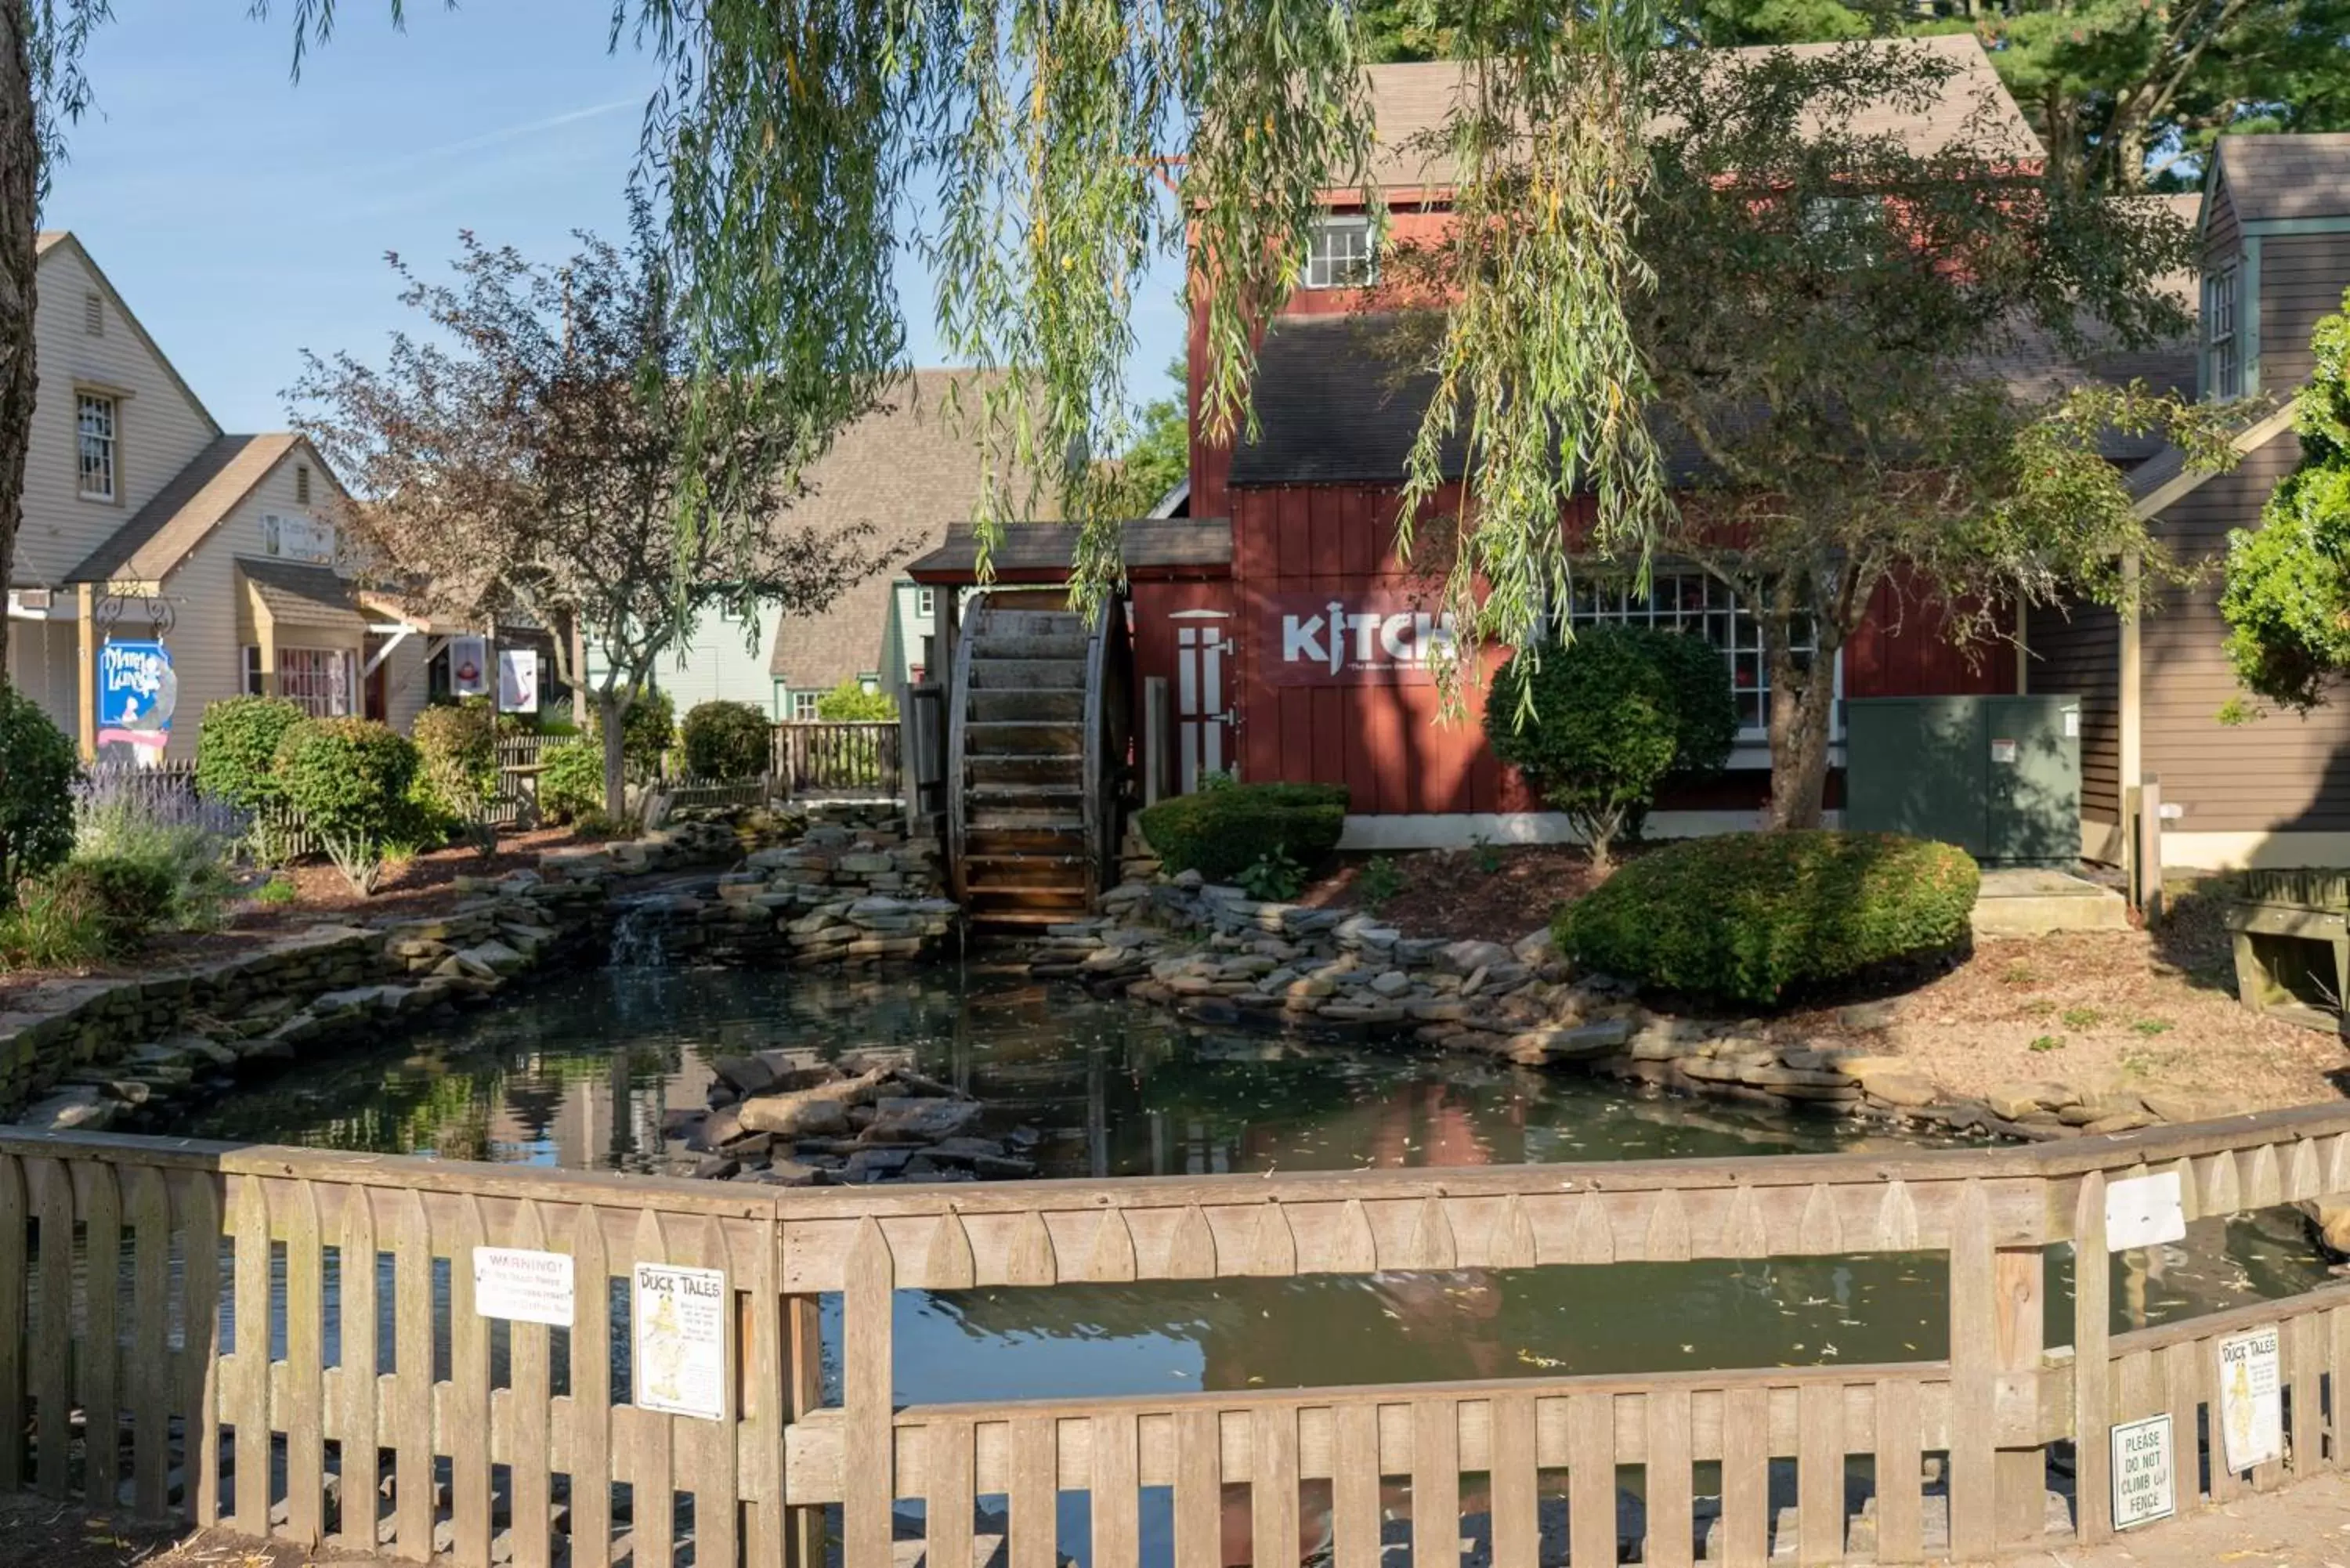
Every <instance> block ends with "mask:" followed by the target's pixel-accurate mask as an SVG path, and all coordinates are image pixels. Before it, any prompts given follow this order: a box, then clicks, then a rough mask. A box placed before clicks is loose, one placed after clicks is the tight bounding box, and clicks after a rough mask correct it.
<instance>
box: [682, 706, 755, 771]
mask: <svg viewBox="0 0 2350 1568" xmlns="http://www.w3.org/2000/svg"><path fill="white" fill-rule="evenodd" d="M678 739H679V742H680V743H681V745H683V747H684V748H685V771H686V772H687V773H690V774H693V775H694V776H695V777H697V778H705V779H719V780H723V781H727V782H732V781H733V780H735V779H755V778H759V777H762V776H764V774H765V773H766V771H767V763H768V760H769V754H770V752H771V750H772V747H773V742H772V741H771V739H770V738H769V734H768V730H767V715H766V714H765V713H764V712H763V711H761V710H760V708H759V705H758V704H757V703H755V702H698V703H696V704H694V706H693V707H692V708H691V710H690V711H688V712H687V713H686V715H685V722H684V723H683V724H681V725H680V726H679V727H678Z"/></svg>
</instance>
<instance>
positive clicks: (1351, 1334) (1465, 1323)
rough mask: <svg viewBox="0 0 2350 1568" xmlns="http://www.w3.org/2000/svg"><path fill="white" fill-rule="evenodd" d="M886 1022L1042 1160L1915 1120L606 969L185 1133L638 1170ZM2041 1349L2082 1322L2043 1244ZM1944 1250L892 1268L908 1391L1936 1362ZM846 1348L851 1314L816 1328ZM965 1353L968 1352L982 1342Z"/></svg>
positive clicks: (1215, 1162)
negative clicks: (1153, 1277) (1577, 1260)
mask: <svg viewBox="0 0 2350 1568" xmlns="http://www.w3.org/2000/svg"><path fill="white" fill-rule="evenodd" d="M876 1046H888V1047H898V1048H901V1049H903V1050H905V1051H907V1052H908V1053H910V1054H911V1056H912V1058H913V1060H914V1064H915V1065H917V1066H918V1067H919V1068H920V1070H921V1071H923V1072H925V1073H928V1074H930V1075H933V1076H939V1077H944V1078H948V1079H950V1080H951V1081H952V1082H954V1083H956V1084H957V1085H960V1086H962V1087H964V1088H966V1089H969V1090H970V1091H972V1093H974V1094H977V1095H979V1096H982V1097H983V1098H984V1099H985V1100H986V1101H988V1102H989V1104H990V1105H991V1106H992V1107H993V1111H992V1113H991V1114H992V1116H993V1117H994V1125H995V1127H996V1128H997V1130H999V1131H1001V1130H1007V1129H1009V1128H1010V1127H1014V1126H1026V1127H1033V1128H1034V1129H1035V1130H1036V1131H1037V1133H1038V1134H1039V1135H1040V1138H1041V1141H1040V1143H1039V1145H1038V1158H1039V1161H1040V1164H1041V1167H1042V1168H1043V1170H1044V1172H1045V1174H1048V1175H1062V1176H1082V1175H1096V1176H1118V1175H1147V1174H1158V1175H1170V1174H1205V1173H1214V1172H1226V1171H1264V1170H1274V1169H1281V1170H1297V1169H1309V1168H1360V1167H1370V1166H1386V1167H1392V1166H1432V1167H1462V1166H1477V1165H1490V1164H1499V1163H1518V1162H1534V1163H1540V1162H1547V1161H1558V1160H1578V1159H1612V1158H1667V1157H1705V1156H1720V1155H1741V1154H1755V1155H1761V1154H1780V1153H1800V1152H1814V1151H1822V1150H1830V1149H1866V1148H1882V1147H1914V1146H1915V1144H1916V1141H1917V1140H1904V1139H1897V1138H1895V1137H1891V1136H1890V1135H1888V1134H1887V1133H1885V1132H1883V1131H1881V1130H1874V1129H1867V1128H1863V1127H1858V1126H1856V1125H1855V1124H1851V1123H1845V1122H1838V1121H1835V1120H1834V1119H1832V1118H1827V1117H1814V1118H1801V1119H1794V1120H1788V1119H1785V1118H1780V1117H1773V1116H1763V1115H1762V1114H1760V1113H1756V1112H1750V1111H1746V1110H1743V1109H1740V1108H1736V1107H1728V1106H1716V1105H1711V1104H1708V1103H1705V1102H1699V1101H1691V1100H1680V1099H1673V1098H1669V1097H1661V1096H1650V1095H1648V1094H1645V1093H1643V1092H1638V1091H1633V1090H1627V1089H1625V1088H1621V1087H1617V1086H1615V1085H1604V1084H1598V1083H1595V1082H1593V1081H1591V1080H1586V1079H1581V1078H1576V1077H1572V1076H1555V1075H1545V1074H1541V1073H1536V1072H1532V1071H1528V1070H1525V1069H1520V1068H1515V1067H1512V1066H1509V1065H1507V1064H1493V1063H1491V1062H1487V1061H1484V1060H1482V1059H1479V1060H1471V1059H1466V1058H1461V1057H1457V1056H1444V1055H1440V1054H1426V1053H1419V1052H1411V1051H1399V1050H1378V1051H1373V1050H1363V1049H1334V1048H1326V1047H1314V1048H1309V1047H1305V1046H1300V1045H1297V1044H1294V1043H1286V1042H1282V1041H1278V1040H1271V1039H1266V1038H1263V1037H1259V1036H1255V1035H1249V1034H1234V1033H1214V1032H1201V1031H1198V1030H1194V1029H1191V1028H1188V1027H1186V1026H1183V1025H1181V1024H1179V1023H1176V1022H1174V1021H1172V1020H1170V1019H1169V1018H1167V1017H1166V1016H1165V1015H1163V1014H1161V1013H1159V1012H1154V1011H1150V1010H1146V1009H1140V1008H1133V1007H1128V1006H1126V1005H1124V1004H1120V1003H1112V1002H1099V1001H1096V1000H1094V999H1092V998H1089V997H1087V995H1085V994H1084V993H1083V992H1076V991H1072V990H1067V989H1063V988H1047V987H1041V986H1036V985H1033V984H1030V983H1028V982H1027V981H1025V980H1024V978H1021V977H1018V976H1014V975H1008V974H997V973H988V972H984V971H981V972H973V973H970V974H958V973H953V972H942V971H928V972H926V973H924V974H923V975H921V976H920V977H915V978H897V979H889V980H875V979H870V978H865V979H858V978H853V977H842V976H788V975H775V974H755V973H746V972H742V971H693V970H650V971H647V970H635V971H604V972H602V973H598V974H593V975H587V976H582V977H577V978H576V979H573V980H570V981H565V982H561V983H558V984H556V985H554V986H551V987H548V988H545V989H541V990H539V991H536V992H532V993H530V994H529V995H527V996H526V997H524V998H521V999H517V1000H515V1001H513V1002H508V1003H507V1004H505V1005H503V1006H502V1007H500V1008H499V1009H497V1010H495V1011H493V1012H484V1013H482V1014H478V1015H475V1016H473V1017H472V1018H470V1019H468V1020H466V1021H465V1022H464V1023H462V1024H461V1025H458V1026H456V1027H452V1028H451V1029H448V1030H445V1031H442V1032H438V1033H427V1034H422V1035H418V1036H412V1037H410V1038H409V1039H407V1040H405V1041H404V1042H402V1043H400V1044H398V1045H397V1046H395V1047H391V1048H389V1049H387V1050H386V1051H383V1052H380V1053H376V1054H360V1055H352V1056H346V1057H344V1058H343V1059H341V1060H339V1061H337V1062H334V1063H315V1064H304V1065H302V1066H299V1067H296V1068H293V1069H290V1070H288V1071H287V1072H286V1074H285V1075H282V1076H281V1077H279V1078H278V1079H276V1081H275V1082H274V1083H272V1084H269V1085H263V1086H258V1087H256V1088H255V1089H254V1090H252V1091H251V1092H240V1093H239V1094H238V1095H237V1096H234V1097H233V1098H231V1099H228V1100H226V1101H224V1102H223V1103H221V1104H220V1105H218V1106H213V1107H212V1108H210V1109H209V1110H207V1111H205V1112H203V1113H202V1114H201V1115H200V1116H198V1117H196V1118H193V1121H192V1125H189V1124H185V1123H183V1124H181V1125H175V1126H174V1127H173V1128H172V1130H174V1131H179V1132H186V1133H191V1134H194V1135H196V1136H203V1137H235V1138H250V1139H256V1140H267V1141H275V1142H297V1143H306V1144H311V1145H316V1146H323V1147H338V1148H353V1149H369V1150H376V1151H382V1152H393V1153H409V1154H439V1155H442V1156H443V1157H448V1158H477V1159H478V1158H487V1159H497V1160H505V1161H514V1162H522V1163H534V1164H544V1165H555V1166H562V1167H566V1168H616V1169H621V1170H651V1169H660V1168H664V1167H665V1166H666V1165H667V1164H668V1163H669V1162H670V1161H671V1159H673V1158H676V1156H677V1155H678V1153H679V1152H680V1151H679V1150H678V1149H677V1147H676V1146H674V1145H673V1144H671V1142H669V1141H668V1140H666V1139H665V1138H664V1137H663V1132H662V1127H663V1122H664V1118H665V1116H666V1115H667V1113H668V1112H670V1111H671V1110H679V1109H688V1108H698V1107H700V1106H702V1104H703V1102H704V1097H705V1095H706V1093H707V1091H708V1089H709V1087H710V1085H711V1084H712V1081H713V1079H714V1076H715V1075H714V1074H713V1072H712V1063H713V1062H714V1061H715V1060H717V1059H718V1058H720V1057H723V1056H725V1055H729V1054H737V1053H743V1052H749V1051H754V1050H764V1049H768V1048H773V1047H795V1048H804V1049H814V1050H816V1051H819V1052H822V1053H827V1054H839V1053H842V1052H846V1051H849V1050H862V1049H870V1048H872V1047H876ZM2114 1268H2115V1270H2116V1276H2115V1285H2114V1291H2113V1300H2114V1303H2115V1320H2116V1321H2115V1325H2114V1326H2115V1327H2116V1329H2117V1330H2118V1329H2126V1328H2129V1327H2134V1326H2139V1325H2141V1324H2144V1323H2147V1322H2159V1321H2163V1320H2164V1319H2166V1318H2168V1317H2172V1316H2178V1315H2189V1314H2194V1313H2199V1312H2205V1311H2210V1310H2215V1309H2216V1308H2218V1307H2220V1306H2224V1305H2229V1304H2233V1303H2236V1302H2240V1301H2244V1300H2249V1299H2254V1298H2257V1297H2260V1296H2264V1295H2278V1294H2287V1293H2293V1292H2296V1291H2299V1290H2303V1289H2306V1288H2308V1286H2309V1284H2310V1283H2312V1282H2314V1281H2315V1280H2316V1279H2318V1278H2319V1277H2321V1275H2322V1268H2321V1265H2320V1264H2319V1263H2318V1262H2317V1260H2316V1259H2315V1258H2314V1254H2312V1252H2311V1251H2310V1249H2309V1246H2308V1244H2307V1242H2306V1241H2305V1240H2304V1239H2303V1237H2302V1235H2301V1233H2300V1231H2299V1228H2298V1225H2297V1224H2296V1223H2295V1222H2294V1221H2293V1220H2291V1218H2290V1217H2287V1216H2278V1215H2263V1216H2255V1217H2251V1218H2248V1219H2243V1220H2237V1221H2234V1222H2232V1223H2229V1222H2221V1221H2205V1222H2199V1224H2198V1225H2197V1226H2196V1227H2195V1228H2194V1231H2193V1232H2192V1233H2191V1234H2190V1235H2189V1239H2188V1241H2186V1242H2184V1243H2182V1244H2180V1245H2178V1246H2176V1247H2173V1248H2169V1249H2164V1250H2162V1251H2160V1252H2159V1253H2158V1254H2156V1255H2153V1256H2151V1257H2149V1256H2147V1255H2144V1254H2123V1255H2120V1256H2118V1257H2117V1258H2116V1260H2115V1263H2114ZM2052 1270H2053V1271H2054V1275H2055V1278H2054V1282H2053V1283H2054V1287H2055V1288H2054V1289H2053V1290H2052V1292H2051V1302H2050V1313H2051V1322H2050V1324H2049V1343H2051V1344H2052V1345H2053V1344H2060V1343H2064V1342H2065V1341H2067V1340H2069V1338H2070V1336H2071V1320H2070V1313H2071V1304H2070V1272H2071V1271H2070V1261H2069V1257H2067V1256H2066V1255H2065V1254H2064V1251H2063V1250H2062V1249H2059V1250H2058V1251H2057V1253H2056V1255H2055V1256H2054V1257H2053V1258H2052ZM1945 1299H1946V1298H1945V1296H1944V1286H1943V1270H1942V1263H1941V1260H1940V1259H1939V1257H1935V1256H1917V1257H1906V1256H1882V1255H1880V1256H1873V1257H1857V1258H1833V1259H1794V1260H1773V1261H1755V1262H1739V1263H1730V1262H1694V1263H1687V1264H1616V1265H1611V1266H1609V1267H1607V1268H1604V1269H1602V1268H1591V1269H1585V1268H1550V1269H1543V1270H1531V1271H1523V1272H1506V1271H1504V1272H1460V1273H1450V1274H1388V1275H1378V1276H1374V1277H1370V1278H1367V1279H1350V1278H1326V1277H1316V1278H1307V1279H1298V1280H1281V1281H1267V1280H1227V1281H1220V1282H1196V1283H1182V1284H1151V1285H1147V1286H1108V1285H1103V1286H1068V1287H1063V1288H1060V1289H1056V1290H1052V1291H1004V1290H983V1291H969V1292H960V1293H934V1294H933V1293H917V1292H906V1293H901V1294H900V1296H899V1324H898V1335H897V1346H896V1350H897V1366H898V1375H899V1390H898V1392H899V1397H901V1398H905V1399H910V1400H927V1399H941V1398H993V1397H1050V1396H1064V1395H1082V1394H1103V1393H1113V1392H1121V1393H1132V1392H1143V1391H1149V1390H1153V1389H1160V1390H1169V1391H1175V1390H1182V1389H1189V1388H1201V1387H1206V1388H1241V1387H1253V1386H1275V1387H1279V1386H1319V1385H1327V1384H1340V1383H1359V1382H1366V1381H1381V1382H1384V1381H1403V1380H1409V1379H1419V1378H1471V1377H1475V1378H1482V1377H1506V1376H1544V1375H1557V1374H1563V1373H1603V1372H1625V1371H1637V1370H1665V1369H1689V1370H1698V1369H1705V1368H1711V1367H1722V1366H1771V1365H1778V1364H1787V1365H1810V1364H1812V1363H1814V1362H1817V1361H1824V1360H1825V1361H1831V1362H1833V1361H1842V1362H1845V1363H1846V1364H1860V1363H1866V1362H1874V1361H1901V1360H1913V1359H1919V1358H1932V1357H1937V1356H1939V1355H1942V1354H1943V1353H1944V1347H1945V1343H1946V1334H1947V1324H1946V1307H1945ZM826 1337H827V1341H828V1342H830V1343H832V1344H836V1345H837V1333H828V1334H827V1335H826ZM975 1350H983V1351H984V1354H974V1351H975Z"/></svg>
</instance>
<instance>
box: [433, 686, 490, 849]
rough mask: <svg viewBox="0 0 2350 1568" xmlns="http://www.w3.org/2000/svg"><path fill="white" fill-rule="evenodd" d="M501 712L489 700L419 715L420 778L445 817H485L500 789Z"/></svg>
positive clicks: (470, 700) (436, 708) (446, 705)
mask: <svg viewBox="0 0 2350 1568" xmlns="http://www.w3.org/2000/svg"><path fill="white" fill-rule="evenodd" d="M498 731H499V726H498V715H497V711H496V710H495V709H494V708H493V707H492V706H491V705H490V703H489V701H488V700H487V699H485V698H480V697H473V698H468V699H467V700H465V701H463V702H458V703H453V704H451V703H442V704H437V705H435V706H433V707H430V708H427V709H425V710H424V711H422V712H421V713H419V714H418V715H416V723H415V726H414V731H413V738H414V740H415V742H416V765H417V780H418V784H419V785H420V787H421V789H422V790H423V791H424V792H425V794H427V795H428V796H429V804H430V805H432V807H434V808H436V809H437V810H438V811H439V812H441V813H442V814H443V815H450V816H454V817H458V818H461V819H463V818H471V817H475V816H479V815H481V814H482V813H483V812H484V810H485V809H487V807H488V805H489V803H490V802H491V801H492V800H493V799H494V798H495V797H496V795H497V793H498Z"/></svg>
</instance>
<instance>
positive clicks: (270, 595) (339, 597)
mask: <svg viewBox="0 0 2350 1568" xmlns="http://www.w3.org/2000/svg"><path fill="white" fill-rule="evenodd" d="M236 569H237V570H238V571H239V572H242V573H243V574H244V580H245V581H246V582H248V583H251V584H252V585H253V591H254V592H255V594H257V595H259V596H260V598H261V602H262V604H263V605H264V606H265V607H266V608H267V609H268V611H269V613H270V614H271V615H272V616H274V617H276V618H277V619H279V620H285V621H293V622H295V623H296V624H298V625H301V626H338V627H354V628H361V627H365V626H366V625H367V618H366V617H365V616H363V615H361V614H360V613H359V601H358V600H357V599H355V598H353V597H351V585H350V584H349V583H348V582H346V581H345V580H344V579H343V577H342V576H341V575H340V574H338V572H337V571H336V570H335V569H334V568H333V567H332V566H311V565H308V564H307V563H305V562H300V561H272V560H262V559H255V557H253V556H238V557H237V558H236Z"/></svg>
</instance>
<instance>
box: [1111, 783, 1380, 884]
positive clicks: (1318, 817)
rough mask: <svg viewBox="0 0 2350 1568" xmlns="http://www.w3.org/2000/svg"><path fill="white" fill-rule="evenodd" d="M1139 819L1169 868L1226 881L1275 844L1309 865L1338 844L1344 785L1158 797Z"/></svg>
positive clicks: (1244, 787) (1252, 787)
mask: <svg viewBox="0 0 2350 1568" xmlns="http://www.w3.org/2000/svg"><path fill="white" fill-rule="evenodd" d="M1136 821H1137V822H1138V823H1139V825H1140V826H1141V828H1142V836H1143V837H1144V838H1145V839H1147V840H1149V844H1150V848H1151V851H1152V853H1154V854H1156V855H1157V856H1158V857H1159V859H1160V860H1161V861H1163V862H1164V863H1165V864H1166V867H1167V869H1169V870H1170V871H1197V872H1199V873H1200V874H1201V876H1203V877H1207V878H1208V879H1209V880H1210V881H1211V882H1225V881H1230V880H1231V879H1232V877H1236V876H1238V875H1240V873H1241V872H1243V870H1246V869H1247V868H1248V867H1251V866H1253V865H1255V864H1256V863H1257V862H1258V861H1259V860H1261V859H1263V858H1265V857H1269V856H1271V855H1273V854H1274V853H1275V852H1276V851H1278V852H1282V853H1285V854H1286V855H1288V857H1290V858H1291V859H1292V860H1293V861H1295V862H1296V863H1297V864H1299V865H1301V866H1311V865H1313V864H1314V863H1315V862H1316V861H1318V860H1320V859H1321V858H1322V857H1324V856H1326V855H1327V854H1329V853H1330V851H1331V850H1333V849H1335V848H1336V847H1337V846H1338V835H1339V834H1340V833H1341V832H1343V831H1345V829H1346V826H1347V787H1346V786H1345V785H1344V784H1232V785H1229V786H1227V787H1225V788H1222V789H1210V790H1201V791H1200V792H1199V793H1198V794H1179V795H1176V796H1174V797H1173V798H1171V799H1169V800H1162V801H1160V802H1159V804H1158V805H1153V806H1148V807H1145V808H1144V809H1143V811H1142V812H1141V814H1140V815H1139V816H1138V817H1137V818H1136Z"/></svg>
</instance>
